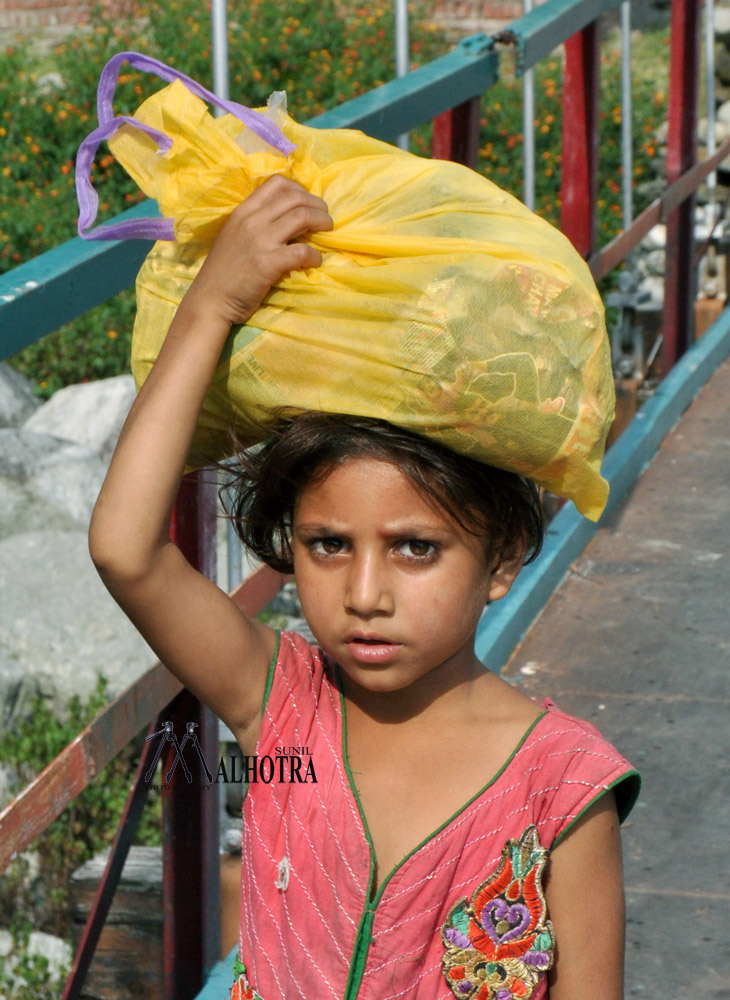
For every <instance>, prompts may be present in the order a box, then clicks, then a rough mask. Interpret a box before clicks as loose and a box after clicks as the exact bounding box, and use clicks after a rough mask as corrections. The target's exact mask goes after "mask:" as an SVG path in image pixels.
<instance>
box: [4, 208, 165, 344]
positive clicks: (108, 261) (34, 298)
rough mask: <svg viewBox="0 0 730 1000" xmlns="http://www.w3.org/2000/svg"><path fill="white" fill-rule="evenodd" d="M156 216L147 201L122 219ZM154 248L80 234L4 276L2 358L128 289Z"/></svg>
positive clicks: (127, 241) (122, 216) (130, 210)
mask: <svg viewBox="0 0 730 1000" xmlns="http://www.w3.org/2000/svg"><path fill="white" fill-rule="evenodd" d="M152 214H157V206H156V205H155V203H154V202H151V201H147V202H144V203H143V204H141V205H135V206H134V208H131V209H129V210H128V211H126V212H123V213H122V214H121V215H118V216H116V218H117V219H126V218H130V217H132V216H138V215H152ZM151 246H152V244H151V243H150V242H148V241H146V240H126V241H124V242H119V241H116V240H115V241H110V242H108V243H96V242H91V243H90V242H87V241H86V240H82V239H79V238H78V237H77V238H76V239H73V240H68V241H67V242H66V243H62V244H61V245H60V246H57V247H54V249H53V250H49V251H48V252H47V253H44V254H41V255H40V256H39V257H34V258H33V260H29V261H27V262H26V263H25V264H19V265H18V267H14V268H13V269H12V270H11V271H8V272H6V273H5V274H2V275H0V360H2V359H4V358H9V357H12V356H13V354H17V352H18V351H20V350H22V349H23V348H24V347H27V346H28V344H32V343H33V342H34V341H36V340H39V339H40V338H41V337H44V336H45V335H46V334H47V333H51V332H52V331H53V330H57V329H58V327H59V326H62V325H63V324H64V323H68V322H69V320H72V319H75V317H76V316H81V315H82V314H83V313H85V312H87V311H88V310H89V309H92V308H93V307H94V306H97V305H99V303H101V302H106V300H107V299H110V298H111V297H112V296H113V295H116V294H117V292H120V291H121V290H122V289H123V288H128V287H129V286H130V285H131V284H133V283H134V279H135V277H136V276H137V271H139V268H140V266H141V264H142V261H143V260H144V257H145V254H146V253H147V252H148V251H149V249H150V247H151Z"/></svg>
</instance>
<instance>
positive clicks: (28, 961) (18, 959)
mask: <svg viewBox="0 0 730 1000" xmlns="http://www.w3.org/2000/svg"><path fill="white" fill-rule="evenodd" d="M10 933H11V936H12V941H13V944H12V948H11V950H10V953H9V954H8V956H7V957H6V958H5V960H4V962H3V965H2V967H0V997H2V998H3V1000H58V996H59V994H60V992H61V989H62V987H63V981H64V980H65V978H66V976H67V975H68V971H69V970H68V969H59V970H57V973H56V974H55V975H54V973H53V971H52V970H51V967H50V963H49V961H48V959H47V958H46V956H45V955H39V954H32V953H31V952H30V949H29V947H28V945H29V943H30V935H31V926H30V924H29V923H28V921H27V920H26V919H24V918H22V917H19V918H17V919H15V920H14V921H13V922H12V923H11V926H10Z"/></svg>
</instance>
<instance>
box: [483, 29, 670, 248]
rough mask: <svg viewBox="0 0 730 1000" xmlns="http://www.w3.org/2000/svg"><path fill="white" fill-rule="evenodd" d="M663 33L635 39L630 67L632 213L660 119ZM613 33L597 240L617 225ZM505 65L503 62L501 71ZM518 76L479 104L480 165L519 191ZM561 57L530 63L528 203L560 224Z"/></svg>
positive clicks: (607, 48) (604, 97) (606, 55)
mask: <svg viewBox="0 0 730 1000" xmlns="http://www.w3.org/2000/svg"><path fill="white" fill-rule="evenodd" d="M668 44H669V35H668V31H666V30H663V31H659V32H656V33H652V34H645V35H642V36H640V37H638V38H637V39H636V40H635V42H634V52H633V67H632V101H633V116H632V132H633V156H634V164H633V182H632V183H633V188H634V190H635V196H634V213H635V214H636V213H638V212H640V211H641V210H642V209H643V208H644V207H646V203H647V202H646V198H645V197H644V196H643V195H642V192H641V184H642V182H643V181H645V180H647V179H648V178H649V177H650V176H655V167H656V164H655V157H656V153H657V150H656V142H655V140H654V136H655V133H656V130H657V129H658V127H659V126H660V125H661V124H662V123H663V122H664V121H665V119H666V107H667V62H668ZM620 58H621V54H620V49H619V47H618V45H617V43H616V42H615V41H614V40H613V39H609V40H608V41H607V42H606V43H605V44H604V46H603V50H602V55H601V91H600V110H599V114H600V124H599V175H600V180H599V198H598V228H599V232H600V234H601V235H600V241H601V243H607V242H608V241H609V240H610V239H612V238H613V237H614V236H615V235H616V234H617V233H618V232H619V230H620V229H621V223H622V207H621V206H622V195H621V175H622V165H621V101H620V94H621V79H620V72H621V64H620ZM504 69H505V67H504V65H503V71H504ZM522 85H523V84H522V78H517V77H515V76H514V74H512V73H510V72H509V68H507V72H505V73H504V76H503V79H501V80H500V82H499V83H498V84H497V85H496V86H495V87H492V89H491V90H489V91H487V93H486V94H485V96H484V99H483V102H482V119H481V137H480V150H479V153H480V162H479V166H480V170H481V171H482V172H483V173H484V174H485V176H487V177H489V178H490V179H491V180H493V181H494V182H495V183H496V184H499V186H500V187H502V188H505V189H506V190H507V191H510V192H511V193H512V194H514V195H515V196H516V197H518V198H522V197H523V179H522V144H523V121H522ZM561 101H562V62H561V60H559V59H558V58H557V57H555V56H553V57H550V58H549V59H545V60H543V61H542V62H541V63H539V64H538V66H537V67H536V69H535V119H534V127H535V161H536V168H535V174H536V177H535V209H536V211H537V212H538V214H539V215H542V216H543V217H544V218H546V219H548V221H550V222H552V223H553V224H554V225H559V224H560V177H561V159H562V157H561V128H562V103H561Z"/></svg>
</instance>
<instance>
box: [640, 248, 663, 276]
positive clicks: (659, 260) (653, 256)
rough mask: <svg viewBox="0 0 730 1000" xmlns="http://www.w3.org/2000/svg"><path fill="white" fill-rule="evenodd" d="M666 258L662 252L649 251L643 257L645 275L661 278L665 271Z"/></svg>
mask: <svg viewBox="0 0 730 1000" xmlns="http://www.w3.org/2000/svg"><path fill="white" fill-rule="evenodd" d="M666 256H667V255H666V251H664V250H650V251H649V253H648V254H646V256H645V257H644V266H645V268H646V273H647V274H654V275H661V276H663V275H664V271H665V269H666Z"/></svg>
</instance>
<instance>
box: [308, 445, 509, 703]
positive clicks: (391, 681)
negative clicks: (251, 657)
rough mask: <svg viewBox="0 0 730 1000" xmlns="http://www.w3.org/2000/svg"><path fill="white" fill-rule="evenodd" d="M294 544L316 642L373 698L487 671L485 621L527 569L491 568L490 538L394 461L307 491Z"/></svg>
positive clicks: (344, 470)
mask: <svg viewBox="0 0 730 1000" xmlns="http://www.w3.org/2000/svg"><path fill="white" fill-rule="evenodd" d="M292 548H293V552H294V571H295V574H296V580H297V585H298V588H299V596H300V599H301V603H302V609H303V611H304V614H305V616H306V618H307V621H308V622H309V625H310V628H311V630H312V632H313V634H314V635H315V637H316V638H317V641H318V642H319V643H320V644H321V646H322V647H323V648H324V649H325V650H326V651H327V652H328V653H329V654H330V655H331V656H332V657H333V658H334V659H335V660H336V661H337V663H338V664H339V665H340V667H341V669H342V671H343V672H344V674H345V676H346V678H349V679H350V680H351V681H353V682H354V683H355V684H357V685H358V686H359V687H361V688H364V689H366V690H368V691H372V692H389V691H390V692H392V691H398V690H402V689H404V688H406V687H408V686H409V685H411V684H413V683H415V682H417V681H419V680H421V678H423V677H425V676H426V675H428V674H431V673H432V671H440V672H443V671H444V670H446V671H448V674H449V678H452V679H453V681H454V682H458V681H459V680H464V679H468V678H469V677H471V676H473V674H474V670H475V668H478V669H479V670H481V669H482V667H481V664H479V663H478V661H477V660H476V657H475V655H474V634H475V631H476V625H477V622H478V620H479V617H480V615H481V613H482V611H483V610H484V605H485V603H486V601H487V600H496V599H498V598H499V597H502V596H504V594H505V593H506V592H507V590H508V589H509V586H510V584H511V582H512V579H513V578H514V576H515V575H516V573H517V570H518V568H519V566H518V565H516V566H514V567H506V568H505V567H503V566H500V567H495V566H494V565H492V564H490V563H488V562H487V557H486V549H487V545H486V540H485V539H484V538H481V537H477V536H475V535H472V534H470V533H469V532H468V531H466V530H465V529H464V528H462V527H461V526H460V525H459V524H458V523H457V522H455V521H454V520H453V519H452V518H450V517H449V515H448V514H447V513H446V512H445V511H444V510H442V509H440V508H437V507H435V506H432V505H431V504H430V503H429V502H428V501H427V500H426V499H424V497H423V496H422V495H421V494H420V493H419V492H418V491H417V490H416V489H415V487H414V486H413V485H412V484H411V482H410V480H409V479H408V478H407V477H406V476H405V475H404V474H403V473H402V472H401V471H400V470H399V469H398V467H397V466H396V465H393V464H391V463H390V462H385V461H380V460H377V459H370V458H354V459H350V460H348V461H346V462H344V463H343V464H341V465H339V466H337V467H336V468H335V469H334V470H333V471H332V472H331V473H330V474H329V475H328V476H327V477H326V478H325V479H324V480H323V481H321V482H317V483H313V484H310V485H309V486H307V487H306V488H305V489H304V490H303V491H302V493H301V495H300V496H299V499H298V501H297V505H296V509H295V512H294V527H293V538H292Z"/></svg>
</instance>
